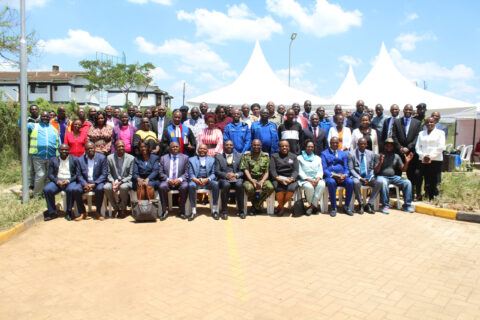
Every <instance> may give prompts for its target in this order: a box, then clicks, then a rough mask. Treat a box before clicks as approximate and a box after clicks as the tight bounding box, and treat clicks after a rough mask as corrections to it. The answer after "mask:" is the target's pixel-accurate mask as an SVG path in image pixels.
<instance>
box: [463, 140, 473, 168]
mask: <svg viewBox="0 0 480 320" xmlns="http://www.w3.org/2000/svg"><path fill="white" fill-rule="evenodd" d="M472 152H473V145H469V146H466V147H465V148H463V151H462V153H461V155H460V158H461V159H462V164H463V163H465V165H470V163H471V159H472Z"/></svg>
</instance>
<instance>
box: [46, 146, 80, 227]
mask: <svg viewBox="0 0 480 320" xmlns="http://www.w3.org/2000/svg"><path fill="white" fill-rule="evenodd" d="M59 152H60V157H53V158H51V159H50V164H49V166H48V179H50V182H49V183H48V184H47V185H46V186H45V188H43V194H44V195H45V200H46V201H47V209H48V210H47V212H46V213H45V217H44V220H45V221H49V220H52V219H55V218H57V217H58V216H57V210H56V208H55V195H56V194H57V193H59V192H61V191H65V193H66V194H67V207H66V208H63V210H64V211H65V219H67V220H69V221H70V220H72V207H73V200H74V199H75V201H77V202H82V193H81V192H75V190H76V185H77V183H76V181H77V165H78V164H77V159H75V157H74V156H69V155H68V153H69V152H70V148H69V147H68V146H67V145H66V144H62V145H61V146H60V150H59ZM76 214H78V213H77V212H76Z"/></svg>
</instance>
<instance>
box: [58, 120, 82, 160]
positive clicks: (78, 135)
mask: <svg viewBox="0 0 480 320" xmlns="http://www.w3.org/2000/svg"><path fill="white" fill-rule="evenodd" d="M72 128H73V131H67V133H66V134H65V139H64V141H63V143H64V144H66V145H68V146H69V147H70V154H71V155H72V156H75V157H80V156H82V155H83V154H84V153H85V143H86V142H87V133H86V132H85V131H81V130H80V129H81V128H82V121H81V120H79V119H77V120H75V121H73V122H72Z"/></svg>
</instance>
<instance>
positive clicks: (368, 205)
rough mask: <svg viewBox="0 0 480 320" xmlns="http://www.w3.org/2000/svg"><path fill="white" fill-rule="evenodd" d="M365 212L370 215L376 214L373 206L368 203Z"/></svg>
mask: <svg viewBox="0 0 480 320" xmlns="http://www.w3.org/2000/svg"><path fill="white" fill-rule="evenodd" d="M365 211H366V212H368V213H370V214H374V213H375V210H373V208H372V205H371V204H370V203H367V204H366V205H365Z"/></svg>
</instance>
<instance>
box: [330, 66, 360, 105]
mask: <svg viewBox="0 0 480 320" xmlns="http://www.w3.org/2000/svg"><path fill="white" fill-rule="evenodd" d="M358 97H359V93H358V82H357V78H355V74H354V73H353V68H352V65H350V66H349V68H348V73H347V75H346V77H345V80H343V83H342V85H341V86H340V88H339V89H338V91H337V93H335V95H334V96H333V98H332V104H341V105H343V106H352V105H354V104H355V102H356V101H357V100H358Z"/></svg>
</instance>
